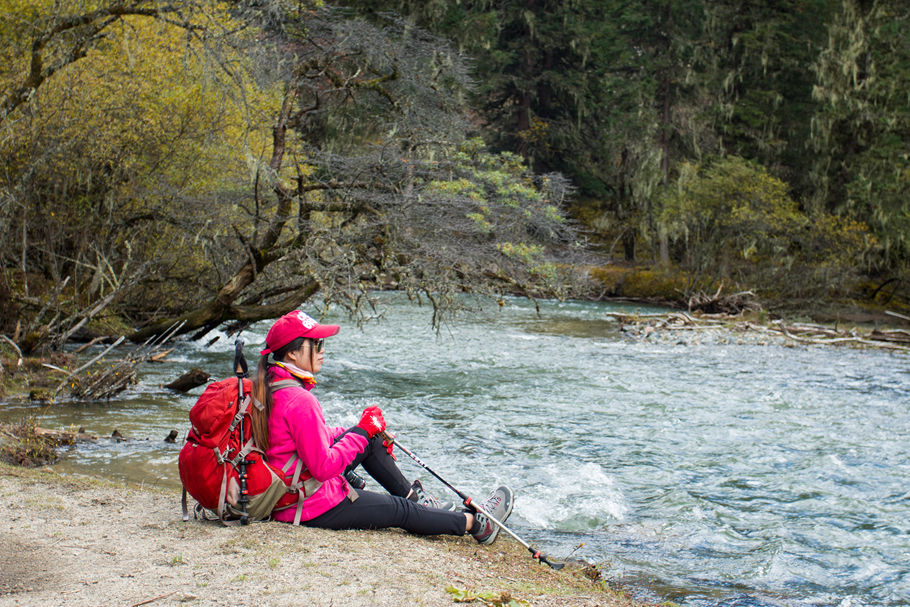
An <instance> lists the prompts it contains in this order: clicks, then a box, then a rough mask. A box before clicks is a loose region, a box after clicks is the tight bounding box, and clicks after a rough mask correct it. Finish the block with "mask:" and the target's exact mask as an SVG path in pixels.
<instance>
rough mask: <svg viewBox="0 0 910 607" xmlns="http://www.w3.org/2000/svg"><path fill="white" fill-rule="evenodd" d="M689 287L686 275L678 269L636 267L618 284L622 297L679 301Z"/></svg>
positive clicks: (682, 298)
mask: <svg viewBox="0 0 910 607" xmlns="http://www.w3.org/2000/svg"><path fill="white" fill-rule="evenodd" d="M689 287H690V284H689V280H688V277H687V275H686V274H685V273H684V272H682V271H681V270H679V269H672V268H657V269H636V270H633V271H631V272H629V273H628V274H626V275H625V276H624V277H623V279H622V283H621V284H620V285H619V292H618V294H619V295H621V296H623V297H634V298H643V299H660V300H665V301H679V300H684V299H685V297H684V296H685V294H686V292H687V289H688V288H689Z"/></svg>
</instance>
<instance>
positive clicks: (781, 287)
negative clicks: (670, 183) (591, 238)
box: [660, 156, 874, 297]
mask: <svg viewBox="0 0 910 607" xmlns="http://www.w3.org/2000/svg"><path fill="white" fill-rule="evenodd" d="M660 203H661V207H662V211H661V214H660V221H661V225H662V226H663V229H664V230H665V231H666V233H667V235H668V236H669V237H670V239H671V241H672V242H673V243H674V244H675V247H676V249H677V250H680V251H682V255H681V257H680V261H681V263H682V266H683V269H685V270H687V271H690V272H693V273H695V274H696V275H698V276H701V277H706V278H708V279H709V280H710V279H714V280H728V279H732V282H735V283H738V284H740V285H741V286H743V287H747V288H758V289H766V290H770V291H773V292H774V293H775V294H777V295H779V296H781V297H790V296H793V295H795V294H808V293H809V292H810V291H812V290H817V289H831V288H837V287H838V285H839V284H840V281H842V280H844V279H845V278H846V277H847V276H848V274H847V273H848V271H849V270H851V269H855V268H856V261H857V260H858V259H861V258H862V257H863V254H864V252H865V251H867V250H868V249H869V248H870V247H871V246H872V245H873V244H874V239H873V238H872V237H871V235H870V234H869V232H868V229H867V227H866V226H865V225H864V224H862V223H859V222H856V221H852V220H849V219H843V218H838V217H834V216H832V215H828V214H824V213H819V214H818V215H814V216H812V217H809V216H807V215H806V214H805V213H803V212H802V211H801V210H800V208H799V205H798V204H797V203H796V201H794V200H793V199H792V198H790V196H789V194H788V191H787V185H786V184H785V183H784V182H782V181H781V180H779V179H777V178H776V177H774V176H773V175H771V174H770V173H768V171H767V170H765V169H764V168H763V167H761V166H759V165H757V164H755V163H753V162H750V161H747V160H744V159H742V158H738V157H735V156H730V157H726V158H722V159H719V160H715V161H714V162H713V163H711V164H709V165H708V166H706V167H699V166H695V165H691V164H686V165H683V167H682V169H681V172H680V178H679V180H678V182H677V184H676V186H675V187H674V188H672V189H671V190H669V191H667V192H664V194H663V196H662V197H661V200H660Z"/></svg>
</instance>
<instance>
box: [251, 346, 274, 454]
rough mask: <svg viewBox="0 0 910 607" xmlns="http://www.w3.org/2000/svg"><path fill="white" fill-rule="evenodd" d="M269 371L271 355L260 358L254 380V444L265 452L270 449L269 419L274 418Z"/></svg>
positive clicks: (252, 419)
mask: <svg viewBox="0 0 910 607" xmlns="http://www.w3.org/2000/svg"><path fill="white" fill-rule="evenodd" d="M268 369H269V355H268V354H266V355H265V356H260V357H259V365H258V367H257V368H256V379H255V380H253V412H252V416H251V421H252V431H253V442H254V443H255V444H256V446H257V447H259V448H260V449H262V450H263V451H265V450H266V449H268V448H269V418H270V417H271V416H272V390H271V388H269V380H268ZM260 407H261V408H260Z"/></svg>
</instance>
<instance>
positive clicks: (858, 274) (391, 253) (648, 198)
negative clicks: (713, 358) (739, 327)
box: [0, 0, 910, 352]
mask: <svg viewBox="0 0 910 607" xmlns="http://www.w3.org/2000/svg"><path fill="white" fill-rule="evenodd" d="M908 27H910V5H908V4H907V3H906V2H902V1H899V0H769V1H761V2H759V1H746V0H712V1H708V0H654V1H652V2H633V1H631V0H598V1H593V0H572V1H566V2H552V1H547V0H525V1H523V2H518V1H511V0H500V1H498V2H492V1H473V2H472V1H468V0H462V1H457V0H420V1H415V0H350V1H338V2H321V1H307V0H300V1H291V0H237V1H225V2H219V1H215V0H185V1H182V2H174V1H162V0H72V1H69V2H58V1H51V0H31V1H18V0H0V238H2V242H3V248H2V250H0V310H2V311H0V334H3V335H4V336H7V338H8V339H10V340H12V341H13V342H15V343H16V344H18V347H19V348H21V350H23V351H26V352H32V351H36V350H45V349H50V350H54V349H59V348H61V347H62V346H63V345H64V344H65V343H67V342H68V341H69V340H71V339H73V338H74V337H77V336H81V337H85V336H87V335H92V334H115V333H116V334H124V335H127V336H128V337H129V338H130V339H132V340H134V341H138V342H141V341H142V340H145V339H147V338H149V337H150V336H152V335H156V334H161V333H163V332H164V331H166V330H168V329H170V328H172V327H175V326H178V325H179V331H180V332H185V333H192V334H194V335H196V336H201V335H204V334H205V333H206V332H207V331H209V330H211V329H213V328H214V327H217V326H219V325H222V324H224V323H229V325H228V326H229V327H233V328H240V327H243V326H245V325H246V324H249V323H252V322H255V321H257V320H261V319H265V318H274V317H277V316H279V315H280V314H282V313H284V312H287V311H289V310H291V309H294V308H296V307H298V306H300V305H301V304H303V303H304V302H306V301H309V300H311V299H312V298H314V297H318V301H319V302H321V304H322V305H325V306H329V305H336V306H342V307H344V308H346V309H347V310H348V311H349V312H350V313H351V314H352V315H353V316H355V317H356V318H360V319H365V318H367V317H369V316H370V315H371V314H372V313H373V310H372V308H371V299H370V293H371V292H372V291H373V290H375V289H380V288H394V289H399V290H401V291H404V292H407V293H408V294H409V295H411V296H413V297H415V298H419V299H420V300H421V301H426V302H428V303H429V304H430V305H431V309H432V311H433V320H434V322H436V323H437V324H438V323H439V322H442V321H443V320H444V319H445V318H447V316H448V315H450V314H452V313H456V312H457V311H458V309H459V307H460V306H464V305H466V300H465V299H464V298H462V297H459V295H460V294H462V293H476V294H480V295H486V296H492V297H494V298H495V297H499V296H500V295H502V294H506V293H512V294H515V293H517V294H524V295H529V296H532V297H592V298H593V297H602V296H609V295H623V296H633V297H634V296H654V295H657V296H660V299H662V300H664V301H670V302H675V303H678V304H682V305H685V303H686V302H687V301H688V302H691V301H692V297H693V296H694V295H696V294H698V293H704V292H709V293H713V292H715V291H716V292H717V293H720V292H721V291H722V290H724V289H726V290H727V291H728V292H749V293H751V294H753V295H754V297H755V298H756V299H757V300H758V301H760V302H761V304H762V305H764V306H766V307H768V308H771V309H774V308H775V307H790V308H795V309H799V308H811V307H815V306H819V305H824V304H828V303H832V302H851V303H858V304H862V305H867V306H881V307H883V306H889V307H892V308H894V309H906V308H907V305H908V304H907V302H908V297H910V86H908V84H910V37H908V36H907V34H906V32H907V30H908ZM639 270H646V271H644V272H639V274H638V275H637V276H638V286H637V287H636V281H635V280H632V279H629V280H626V281H625V283H624V284H620V285H619V286H617V285H616V284H615V276H617V272H619V273H620V274H621V275H622V276H629V274H628V272H629V271H633V272H634V271H639ZM642 276H645V277H650V281H651V282H650V283H648V284H641V283H643V282H645V283H647V281H645V280H643V279H642ZM611 277H614V278H611ZM611 281H613V282H611ZM655 283H659V284H658V285H657V286H655ZM661 289H662V291H663V292H660V291H661ZM655 290H656V291H657V292H655Z"/></svg>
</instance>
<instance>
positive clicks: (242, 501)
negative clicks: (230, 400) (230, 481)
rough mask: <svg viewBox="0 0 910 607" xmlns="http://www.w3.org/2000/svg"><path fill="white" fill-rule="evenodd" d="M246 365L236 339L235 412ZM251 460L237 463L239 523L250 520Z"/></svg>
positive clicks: (239, 400)
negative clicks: (249, 476) (248, 510)
mask: <svg viewBox="0 0 910 607" xmlns="http://www.w3.org/2000/svg"><path fill="white" fill-rule="evenodd" d="M247 371H248V367H247V364H246V358H244V356H243V340H242V339H237V341H235V342H234V374H235V375H236V376H237V412H238V413H240V412H241V411H240V407H242V406H243V378H244V377H246V374H247ZM240 436H241V438H243V440H246V438H245V435H244V433H243V418H241V419H240ZM252 463H253V462H252V461H251V460H248V459H246V458H245V457H244V458H243V459H242V460H240V462H239V463H238V464H237V467H238V468H239V470H238V476H239V477H240V498H239V499H238V500H237V503H238V505H239V506H240V524H241V525H248V524H249V522H250V518H249V516H247V511H246V505H247V504H248V503H250V496H249V495H248V493H249V490H248V487H247V483H246V481H247V478H246V477H247V474H246V467H247V466H248V465H249V464H252Z"/></svg>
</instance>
